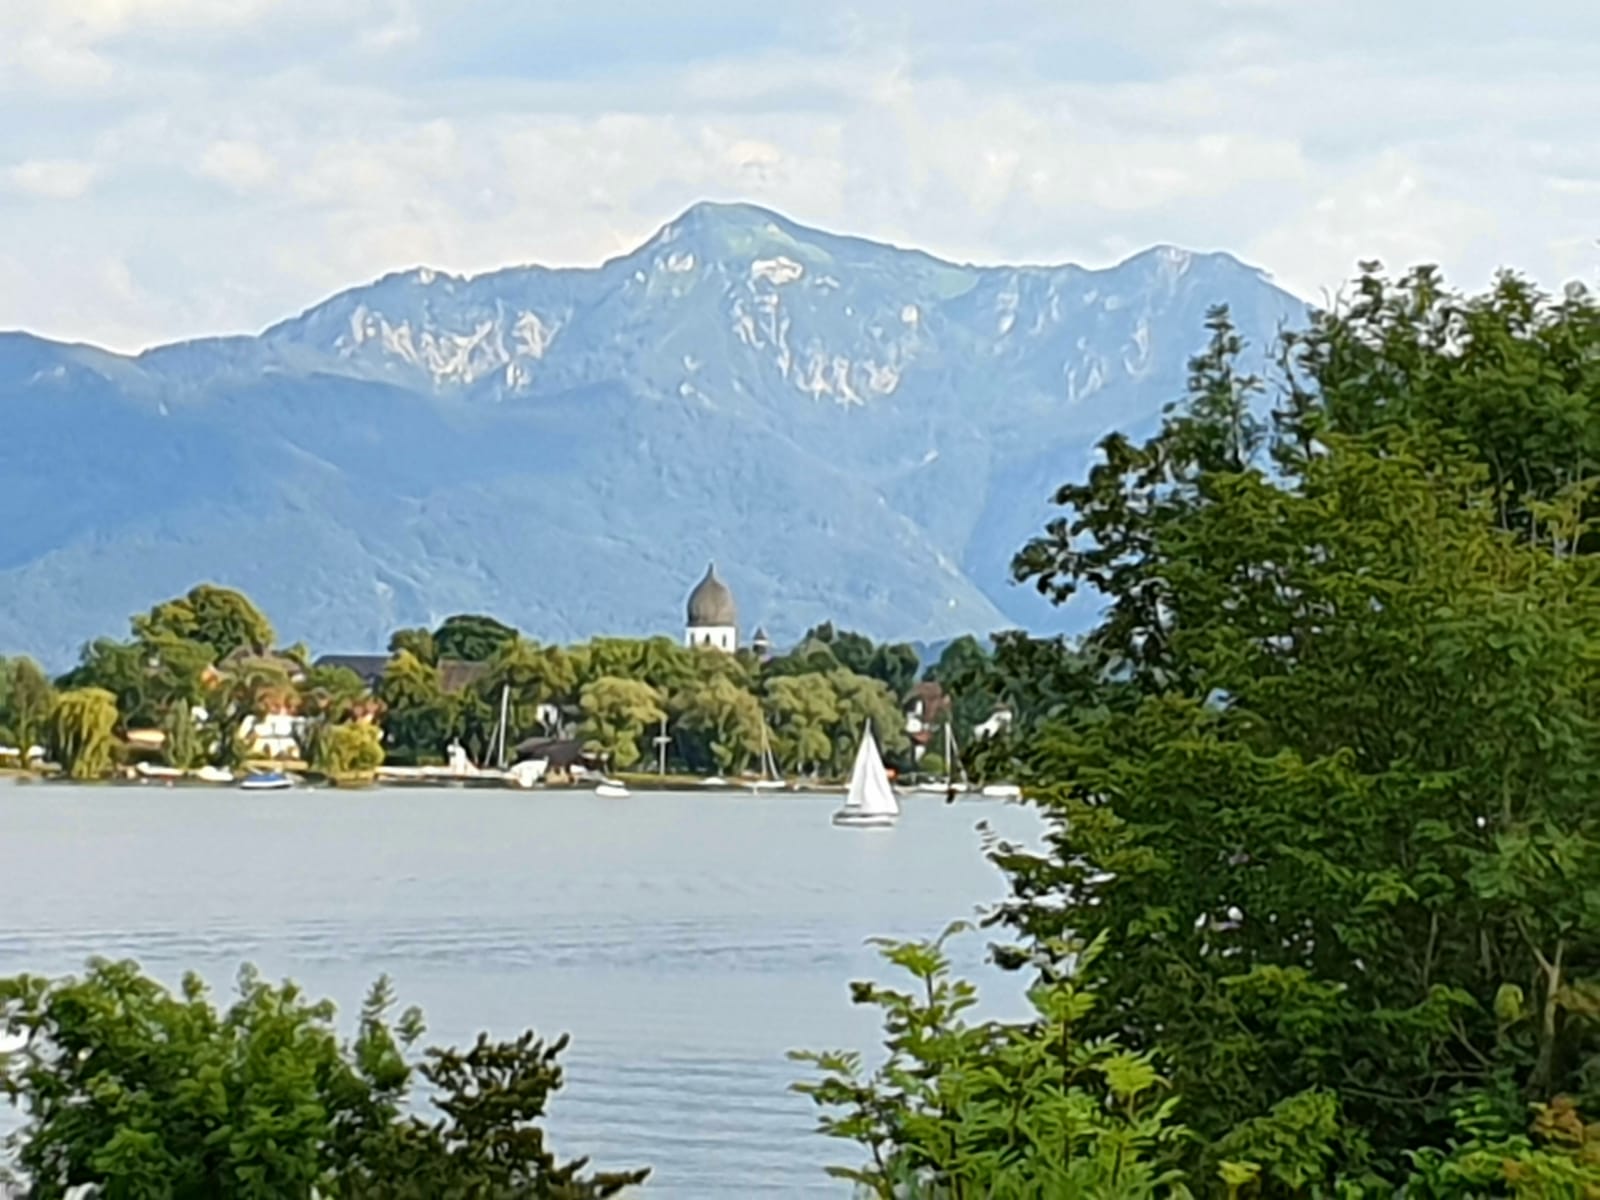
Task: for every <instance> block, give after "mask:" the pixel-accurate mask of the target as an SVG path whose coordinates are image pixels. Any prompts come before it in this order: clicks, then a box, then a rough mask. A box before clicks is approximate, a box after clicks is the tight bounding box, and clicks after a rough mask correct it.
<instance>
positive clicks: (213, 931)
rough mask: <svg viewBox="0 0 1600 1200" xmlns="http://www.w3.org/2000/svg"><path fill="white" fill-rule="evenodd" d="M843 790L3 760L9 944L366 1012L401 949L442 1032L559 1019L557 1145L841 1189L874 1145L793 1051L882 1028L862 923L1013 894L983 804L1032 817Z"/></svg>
mask: <svg viewBox="0 0 1600 1200" xmlns="http://www.w3.org/2000/svg"><path fill="white" fill-rule="evenodd" d="M837 803H838V798H837V797H833V796H781V797H773V796H764V797H753V796H750V795H745V794H723V795H715V794H706V795H699V794H684V793H677V794H669V793H663V794H642V793H641V794H637V795H635V796H634V797H632V798H631V799H627V800H609V801H607V800H599V799H596V798H595V797H593V796H590V795H585V794H582V793H563V792H552V793H549V794H534V795H518V794H515V793H508V792H495V791H448V790H447V791H369V792H327V791H299V792H288V793H274V794H266V795H260V794H258V795H254V796H252V795H249V794H246V793H242V792H238V791H231V790H202V789H167V788H157V787H126V788H109V787H105V788H75V787H68V786H56V785H40V784H33V785H19V784H13V783H8V782H6V781H4V780H0V974H12V973H16V972H18V971H23V970H27V971H33V972H45V973H51V974H61V973H66V972H71V971H76V970H78V969H79V968H80V967H81V966H82V964H83V961H84V960H85V958H87V957H88V956H90V955H96V954H98V955H105V956H110V957H131V958H134V959H136V960H138V961H139V962H140V963H141V964H143V965H144V966H145V968H146V969H147V970H150V971H151V972H153V973H154V974H156V975H157V976H159V977H160V978H162V979H163V980H165V981H166V982H168V983H176V982H177V980H178V978H179V976H180V975H181V973H182V971H184V970H186V969H190V968H193V969H196V970H199V971H201V972H202V973H203V974H204V975H205V976H206V978H207V979H209V980H211V981H212V982H213V983H214V984H215V985H217V987H218V989H219V990H221V991H225V990H226V988H227V986H229V985H230V984H231V982H232V978H233V975H234V973H235V971H236V970H237V968H238V965H239V964H240V962H242V961H249V962H253V963H256V964H257V965H258V966H260V967H261V968H262V970H263V971H264V972H266V973H267V974H268V975H269V976H273V977H281V976H292V977H293V978H295V979H297V980H299V981H300V982H302V983H304V984H305V985H307V987H308V988H309V989H310V990H311V992H312V993H313V994H314V995H319V996H331V997H332V998H334V999H335V1000H336V1001H337V1002H338V1003H339V1004H340V1007H341V1011H342V1012H344V1013H346V1014H352V1013H354V1011H355V1010H356V1009H357V1008H358V1007H359V1004H360V1001H361V998H362V995H363V994H364V992H365V990H366V988H367V986H368V985H369V984H370V983H371V982H372V980H373V979H374V978H375V977H376V976H377V975H378V974H380V973H382V972H387V973H388V974H390V975H391V976H393V978H394V979H395V982H396V985H397V988H398V990H399V994H400V999H401V1002H402V1004H411V1003H416V1004H420V1005H421V1006H422V1007H423V1008H424V1010H425V1011H426V1013H427V1017H428V1026H429V1040H430V1041H434V1042H454V1043H465V1042H468V1041H470V1039H471V1038H472V1037H473V1036H474V1035H475V1034H476V1032H477V1031H478V1030H479V1029H484V1028H487V1029H489V1030H491V1031H493V1032H495V1033H499V1034H510V1033H515V1032H517V1031H519V1030H521V1029H523V1028H527V1027H533V1028H535V1029H537V1030H538V1031H539V1032H540V1033H541V1034H551V1035H553V1034H555V1033H558V1032H561V1031H567V1032H570V1033H571V1034H572V1039H573V1041H572V1045H571V1047H570V1048H569V1049H568V1051H567V1053H566V1055H565V1057H564V1059H563V1061H564V1063H565V1065H566V1068H567V1086H566V1088H565V1089H564V1090H563V1091H562V1092H561V1093H560V1094H559V1095H558V1096H557V1097H556V1101H555V1108H554V1118H553V1120H552V1122H551V1127H552V1131H553V1134H554V1136H555V1138H556V1140H557V1142H558V1147H559V1149H560V1150H561V1151H562V1152H563V1153H569V1154H570V1153H587V1154H592V1155H593V1156H594V1158H595V1161H596V1162H597V1164H599V1165H602V1166H614V1167H624V1166H633V1165H641V1164H648V1165H650V1166H652V1167H653V1168H654V1171H653V1174H652V1177H651V1180H650V1183H649V1184H648V1185H647V1186H646V1188H645V1189H644V1195H646V1196H659V1197H663V1198H666V1197H684V1198H689V1197H715V1196H728V1197H732V1196H839V1195H841V1194H844V1189H841V1187H840V1185H838V1184H836V1183H834V1182H833V1181H831V1180H829V1179H828V1178H827V1177H826V1176H824V1175H823V1173H822V1166H823V1164H825V1163H829V1162H841V1161H844V1162H850V1163H854V1162H856V1161H857V1158H856V1155H855V1153H854V1151H853V1147H851V1146H849V1145H846V1144H844V1143H838V1142H833V1141H831V1140H830V1139H827V1138H823V1137H820V1136H818V1135H815V1134H813V1133H812V1132H811V1128H812V1125H813V1122H814V1119H815V1117H814V1110H813V1109H812V1108H811V1106H810V1104H809V1102H808V1101H806V1100H805V1099H804V1098H803V1097H800V1096H795V1095H793V1094H790V1093H789V1092H787V1090H786V1089H787V1087H788V1085H789V1084H790V1083H792V1082H793V1081H794V1080H795V1079H796V1078H798V1077H799V1075H800V1072H799V1070H798V1068H797V1067H796V1066H795V1065H793V1064H791V1063H789V1062H787V1061H786V1060H785V1058H784V1053H785V1051H786V1050H788V1049H790V1048H792V1047H807V1048H811V1049H824V1048H841V1047H853V1048H860V1049H862V1050H864V1051H870V1050H871V1049H872V1048H873V1047H874V1046H875V1045H876V1044H877V1042H878V1034H879V1030H878V1026H877V1023H876V1021H875V1020H874V1019H873V1013H872V1012H871V1011H868V1010H860V1009H855V1008H853V1007H852V1006H851V1004H850V1003H849V998H848V988H847V983H848V981H849V980H851V979H856V978H863V977H866V976H876V977H879V978H884V977H885V975H884V973H883V972H882V971H881V970H880V969H879V964H878V960H877V959H876V957H875V955H874V954H873V952H872V950H871V949H870V948H869V947H866V946H864V945H863V941H864V939H866V938H868V937H871V936H874V935H888V936H895V937H923V936H931V935H933V934H936V933H937V932H938V931H939V930H940V929H941V928H942V927H943V926H944V925H945V924H946V923H947V922H948V921H950V920H953V919H956V918H959V917H965V916H971V915H972V914H973V911H974V909H975V907H976V906H978V905H981V904H988V903H992V902H993V901H995V900H997V899H999V898H1000V897H1001V896H1002V895H1003V892H1004V887H1003V882H1002V880H1001V877H1000V876H999V874H998V873H997V872H996V871H995V870H994V868H993V867H991V866H990V865H989V864H988V862H987V861H985V860H984V858H983V856H982V854H981V852H980V843H979V836H978V834H977V832H976V831H975V826H976V824H977V823H978V822H979V821H988V822H989V823H990V824H991V825H992V826H993V827H994V828H996V829H997V830H998V831H999V832H1001V833H1002V834H1004V835H1006V836H1009V837H1017V838H1029V839H1031V837H1032V835H1033V834H1034V833H1035V832H1036V830H1037V820H1036V818H1035V817H1034V816H1033V814H1032V813H1031V812H1030V811H1029V810H1026V809H1021V808H1018V807H1016V806H1014V805H1000V804H996V803H977V802H963V803H959V804H954V805H949V806H947V805H945V804H944V803H943V801H942V799H941V798H939V797H936V796H915V797H908V798H906V799H905V800H903V802H902V803H903V804H904V806H905V810H906V811H905V815H904V816H903V817H902V818H901V821H900V824H899V826H898V827H897V828H895V829H893V830H889V831H874V830H839V829H834V828H833V827H832V826H831V825H830V824H829V822H828V816H829V814H830V812H831V811H832V810H833V808H834V807H836V805H837ZM982 941H983V939H982V936H981V935H977V936H969V937H967V938H965V939H963V940H962V942H963V945H964V950H963V952H962V953H960V954H958V956H957V957H958V959H959V960H961V961H962V962H963V965H965V966H968V967H970V968H972V969H974V970H976V969H977V968H978V964H979V963H980V961H981V958H982ZM983 979H984V982H985V985H986V992H987V993H988V995H989V997H990V1001H989V1004H988V1005H987V1006H986V1007H988V1008H989V1009H990V1011H992V1012H995V1013H997V1014H999V1015H1011V1014H1012V1013H1015V1012H1018V1011H1020V1005H1021V1002H1020V998H1019V996H1018V993H1017V988H1018V981H1017V980H1016V979H1014V978H1011V977H1007V976H1002V975H1000V974H998V973H995V972H987V973H985V974H984V975H983ZM0 1122H3V1123H4V1125H6V1126H9V1125H11V1124H12V1123H13V1119H12V1118H10V1117H9V1116H8V1115H6V1114H5V1113H4V1111H3V1110H0Z"/></svg>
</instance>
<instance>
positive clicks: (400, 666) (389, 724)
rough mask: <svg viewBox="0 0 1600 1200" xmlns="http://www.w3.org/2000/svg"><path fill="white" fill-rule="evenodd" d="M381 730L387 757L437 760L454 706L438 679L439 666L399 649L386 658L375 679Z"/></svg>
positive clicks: (451, 722) (450, 726) (447, 737)
mask: <svg viewBox="0 0 1600 1200" xmlns="http://www.w3.org/2000/svg"><path fill="white" fill-rule="evenodd" d="M378 699H379V700H380V701H382V702H383V708H384V718H383V731H384V734H385V740H386V741H387V743H388V747H389V754H390V756H391V757H393V758H396V759H399V760H401V761H405V762H413V763H416V762H423V761H428V760H432V761H438V760H439V759H440V758H442V757H443V754H444V749H445V746H446V745H447V744H448V743H449V741H450V734H451V730H452V729H453V728H454V727H455V707H454V703H453V700H452V698H451V697H450V696H447V695H445V693H444V689H443V688H442V687H441V686H440V683H439V669H438V668H437V667H430V666H428V665H427V664H426V663H423V662H421V661H419V660H418V659H417V657H416V656H415V655H414V654H412V653H411V652H410V651H409V650H402V651H400V653H398V654H396V655H395V656H394V657H393V658H391V659H390V660H389V665H388V666H387V667H386V668H385V669H384V672H383V679H382V680H381V681H379V683H378Z"/></svg>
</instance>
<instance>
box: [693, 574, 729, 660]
mask: <svg viewBox="0 0 1600 1200" xmlns="http://www.w3.org/2000/svg"><path fill="white" fill-rule="evenodd" d="M683 643H684V645H686V646H689V647H695V646H709V647H711V648H712V649H715V650H721V651H723V652H724V653H727V654H732V653H733V652H734V651H735V650H737V649H738V648H739V611H738V609H736V608H735V607H734V604H733V593H732V592H730V591H729V590H728V585H727V584H725V583H723V582H722V580H720V579H718V578H717V564H716V563H712V564H711V565H710V566H708V567H707V568H706V577H705V578H704V579H702V580H701V581H700V582H699V583H697V584H696V585H695V589H694V591H692V592H690V593H689V612H688V623H687V627H686V628H685V629H684V633H683Z"/></svg>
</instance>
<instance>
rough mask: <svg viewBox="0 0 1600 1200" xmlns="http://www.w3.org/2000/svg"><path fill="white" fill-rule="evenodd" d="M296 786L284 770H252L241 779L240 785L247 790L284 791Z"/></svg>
mask: <svg viewBox="0 0 1600 1200" xmlns="http://www.w3.org/2000/svg"><path fill="white" fill-rule="evenodd" d="M293 786H294V780H292V779H290V778H289V777H288V776H287V775H285V774H284V773H283V772H282V771H252V772H250V774H248V775H246V776H245V777H244V778H243V779H242V780H240V781H239V787H240V789H241V790H243V791H246V792H282V791H287V790H288V789H289V788H292V787H293Z"/></svg>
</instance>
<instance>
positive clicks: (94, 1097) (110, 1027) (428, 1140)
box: [0, 961, 646, 1200]
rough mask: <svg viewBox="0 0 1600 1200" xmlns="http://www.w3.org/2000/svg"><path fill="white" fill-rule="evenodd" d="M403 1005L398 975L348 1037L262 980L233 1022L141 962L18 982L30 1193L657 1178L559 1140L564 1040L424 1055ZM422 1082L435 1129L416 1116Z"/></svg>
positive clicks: (596, 1190) (5, 1020)
mask: <svg viewBox="0 0 1600 1200" xmlns="http://www.w3.org/2000/svg"><path fill="white" fill-rule="evenodd" d="M392 1007H393V997H392V994H391V992H390V990H389V987H388V984H387V982H386V981H383V980H380V981H379V983H378V984H377V985H376V986H375V987H374V988H373V990H372V992H371V994H370V995H369V997H368V999H367V1002H366V1004H365V1006H364V1007H363V1009H362V1012H361V1017H360V1022H359V1026H358V1029H357V1032H356V1035H355V1037H354V1038H353V1039H351V1040H348V1041H347V1040H342V1039H341V1038H340V1037H339V1035H338V1033H337V1031H336V1030H335V1028H334V1023H333V1015H334V1014H333V1007H332V1005H331V1004H329V1003H328V1002H326V1001H324V1002H320V1003H313V1002H311V1001H309V1000H308V999H307V998H306V997H305V996H304V995H303V994H302V993H301V992H300V991H299V989H298V988H296V987H295V986H294V985H292V984H285V985H283V986H281V987H279V986H274V985H272V984H269V983H266V982H264V981H262V980H261V979H260V978H259V977H257V976H256V975H255V974H254V972H252V971H250V970H249V969H248V968H247V969H246V970H245V971H243V972H242V973H241V975H240V979H239V993H238V998H237V999H236V1000H235V1001H234V1002H233V1003H232V1004H231V1005H230V1006H228V1007H227V1008H225V1009H219V1008H217V1007H216V1006H215V1005H213V1004H212V1003H211V1001H210V999H209V997H208V996H207V994H206V991H205V988H204V986H203V985H202V984H201V982H200V981H199V979H198V978H196V977H194V976H192V975H191V976H189V977H187V978H185V980H184V982H183V986H182V988H181V990H180V991H179V992H178V993H177V994H174V993H172V992H169V991H168V990H167V989H165V988H164V987H162V986H161V985H160V984H158V983H156V982H155V981H153V980H151V979H149V978H148V977H146V976H144V975H143V974H141V973H140V972H139V970H138V968H137V967H136V966H134V965H133V964H132V963H126V962H123V963H112V962H104V961H96V962H92V963H91V964H90V966H89V969H88V971H87V972H86V973H85V975H84V976H83V977H82V978H78V979H63V980H47V979H43V978H39V977H34V976H20V977H16V978H12V979H5V980H0V1032H4V1033H5V1034H7V1035H8V1036H10V1037H13V1038H14V1037H18V1036H21V1037H24V1038H26V1041H25V1042H24V1043H23V1045H22V1048H21V1049H18V1050H15V1051H13V1052H12V1053H10V1054H8V1055H5V1056H0V1091H3V1092H4V1093H5V1094H6V1096H7V1097H8V1098H9V1099H10V1100H11V1102H12V1103H13V1104H14V1105H15V1106H17V1107H19V1108H20V1109H21V1110H22V1111H23V1113H24V1114H25V1117H26V1123H25V1124H24V1125H23V1127H22V1128H21V1129H20V1130H19V1131H18V1132H17V1133H16V1134H15V1135H13V1137H12V1139H11V1142H12V1144H13V1148H14V1150H15V1162H16V1166H17V1168H18V1169H19V1171H20V1173H21V1175H22V1177H23V1178H24V1179H25V1180H26V1181H27V1186H28V1192H27V1194H28V1195H30V1196H33V1197H35V1198H36V1200H60V1198H64V1197H66V1196H68V1195H69V1194H74V1193H73V1189H76V1188H82V1187H90V1188H93V1189H95V1193H96V1194H99V1195H104V1196H108V1197H128V1198H139V1197H152V1198H153V1197H171V1198H174V1200H294V1198H297V1197H298V1198H304V1200H310V1198H311V1197H314V1196H320V1197H340V1198H347V1200H424V1198H435V1197H452V1198H454V1197H459V1198H462V1200H465V1198H468V1197H471V1198H474V1200H477V1198H481V1200H512V1198H519V1200H520V1198H527V1200H591V1198H599V1197H605V1196H613V1195H616V1194H617V1193H619V1192H620V1191H622V1190H623V1188H625V1187H627V1186H629V1185H631V1184H634V1183H638V1182H641V1181H642V1180H643V1178H644V1176H645V1174H646V1172H644V1171H624V1172H596V1173H590V1172H589V1170H588V1164H587V1162H586V1161H585V1160H583V1159H576V1160H571V1161H566V1162H563V1161H561V1160H560V1159H558V1158H557V1157H556V1156H555V1154H554V1153H552V1152H551V1150H550V1149H549V1147H548V1146H547V1145H546V1142H545V1135H544V1131H543V1129H542V1128H541V1126H540V1122H541V1121H542V1120H543V1119H544V1117H545V1115H546V1109H547V1107H548V1103H549V1100H550V1097H551V1096H552V1095H553V1094H554V1093H555V1092H556V1091H558V1090H559V1089H560V1087H561V1083H562V1073H561V1068H560V1067H559V1065H558V1064H557V1057H558V1055H559V1054H560V1052H561V1050H562V1049H563V1048H564V1047H565V1045H566V1039H565V1038H562V1039H559V1040H557V1041H555V1042H553V1043H545V1042H543V1041H540V1040H539V1039H537V1038H535V1037H534V1035H533V1034H532V1033H524V1034H523V1035H522V1036H520V1037H518V1038H516V1039H513V1040H511V1041H508V1042H494V1041H491V1040H489V1039H488V1038H487V1037H486V1036H480V1037H479V1039H478V1041H477V1043H476V1044H475V1045H474V1046H472V1047H471V1048H470V1049H468V1050H465V1051H458V1050H451V1049H430V1050H427V1051H424V1052H422V1053H421V1055H420V1056H418V1055H416V1054H413V1053H412V1047H413V1046H414V1045H415V1044H416V1043H417V1041H418V1040H419V1039H420V1037H421V1036H422V1033H423V1027H422V1020H421V1016H420V1014H419V1013H418V1012H417V1011H416V1010H415V1009H411V1010H408V1011H407V1012H405V1013H404V1014H402V1015H401V1016H400V1018H399V1019H398V1020H397V1021H391V1020H390V1019H389V1014H390V1012H391V1010H392ZM418 1081H420V1082H422V1083H424V1084H426V1085H427V1088H428V1094H429V1098H430V1099H431V1100H432V1102H433V1105H434V1106H435V1107H436V1108H437V1109H438V1110H439V1112H440V1114H441V1115H440V1116H439V1117H438V1119H436V1120H433V1121H428V1120H425V1119H423V1118H422V1117H420V1116H416V1115H413V1114H412V1113H410V1111H409V1109H408V1099H409V1097H410V1094H411V1090H412V1088H413V1087H414V1086H415V1085H416V1084H417V1082H418Z"/></svg>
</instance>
